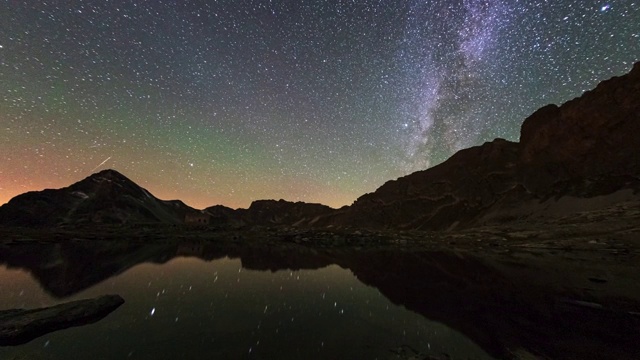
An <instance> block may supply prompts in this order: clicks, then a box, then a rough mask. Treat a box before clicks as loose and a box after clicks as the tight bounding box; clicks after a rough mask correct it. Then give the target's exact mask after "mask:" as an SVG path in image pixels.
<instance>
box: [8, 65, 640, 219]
mask: <svg viewBox="0 0 640 360" xmlns="http://www.w3.org/2000/svg"><path fill="white" fill-rule="evenodd" d="M637 134H640V62H639V63H636V64H635V65H634V67H633V69H632V70H631V72H630V73H629V74H626V75H623V76H620V77H614V78H612V79H609V80H607V81H603V82H602V83H600V84H599V85H598V86H597V87H596V88H595V89H594V90H591V91H587V92H586V93H584V94H583V95H582V96H580V97H579V98H576V99H573V100H571V101H569V102H567V103H565V104H563V105H562V106H556V105H548V106H545V107H543V108H541V109H539V110H538V111H536V112H534V113H533V114H532V115H531V116H529V117H528V118H527V119H526V120H525V121H524V123H523V124H522V127H521V132H520V142H511V141H507V140H504V139H495V140H494V141H492V142H487V143H485V144H483V145H480V146H475V147H472V148H468V149H464V150H461V151H459V152H457V153H456V154H454V155H453V156H452V157H451V158H449V159H448V160H447V161H445V162H443V163H441V164H439V165H437V166H434V167H432V168H430V169H427V170H423V171H418V172H415V173H413V174H410V175H407V176H405V177H402V178H399V179H397V180H392V181H389V182H387V183H385V184H384V185H382V186H381V187H380V188H378V189H377V190H376V191H374V192H373V193H369V194H365V195H363V196H361V197H359V198H358V199H357V200H356V201H355V202H354V203H353V204H352V205H351V206H346V207H343V208H341V209H339V210H334V209H332V208H330V207H327V206H324V205H320V204H307V203H302V202H296V203H294V202H288V201H284V200H280V201H275V200H259V201H255V202H253V203H252V204H251V206H250V207H249V208H248V209H238V210H234V209H231V208H227V207H224V206H220V205H217V206H212V207H209V208H207V209H205V210H203V211H202V212H198V211H197V210H194V209H192V208H190V207H189V206H187V205H185V204H184V203H182V202H181V201H163V200H159V199H157V198H155V197H154V196H153V195H151V194H150V193H149V192H148V191H147V190H145V189H143V188H141V187H140V186H138V185H136V184H135V183H133V182H132V181H131V180H129V179H127V178H126V177H125V176H123V175H122V174H120V173H118V172H116V171H114V170H105V171H101V172H99V173H96V174H94V175H91V176H89V177H88V178H86V179H84V180H82V181H80V182H78V183H76V184H73V185H71V186H69V187H67V188H63V189H59V190H44V191H39V192H29V193H26V194H22V195H19V196H17V197H15V198H13V199H12V200H11V201H9V203H7V204H5V205H3V206H2V207H0V224H4V225H13V226H55V225H61V224H74V225H79V224H87V223H118V224H131V223H169V224H177V223H184V222H185V215H187V214H190V213H192V214H195V215H196V217H197V218H198V219H200V218H201V217H202V216H208V217H209V219H210V224H213V225H223V226H232V227H242V226H246V225H258V226H318V227H351V228H377V229H393V230H398V229H418V230H447V229H460V228H468V227H474V226H481V225H485V224H500V223H504V222H511V221H514V220H523V219H524V220H527V221H529V220H539V219H544V218H545V217H554V216H555V217H558V216H563V215H567V214H569V213H572V212H577V211H582V210H596V209H599V208H603V207H607V206H611V205H614V204H616V203H621V202H625V201H634V202H637V203H638V204H639V206H640V151H639V150H640V136H637Z"/></svg>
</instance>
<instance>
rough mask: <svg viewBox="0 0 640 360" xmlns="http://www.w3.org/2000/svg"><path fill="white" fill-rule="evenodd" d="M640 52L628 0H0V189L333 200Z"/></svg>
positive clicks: (503, 126) (512, 124)
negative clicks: (121, 187) (89, 179)
mask: <svg viewBox="0 0 640 360" xmlns="http://www.w3.org/2000/svg"><path fill="white" fill-rule="evenodd" d="M638 60H640V1H634V0H612V1H591V0H422V1H417V0H402V1H400V0H384V1H383V0H375V1H374V0H359V1H355V0H353V1H347V0H344V1H338V0H336V1H320V0H318V1H312V0H271V1H267V0H260V1H257V0H256V1H251V0H243V1H236V0H220V1H205V0H200V1H195V0H191V1H189V0H186V1H177V0H176V1H155V0H154V1H142V0H139V1H133V0H129V1H125V0H111V1H107V0H95V1H73V2H67V1H55V0H47V1H17V0H6V1H2V2H0V153H1V154H2V156H1V157H0V204H2V203H5V202H7V201H8V200H9V199H10V198H11V197H13V196H15V195H17V194H20V193H23V192H26V191H29V190H40V189H43V188H51V187H54V188H55V187H62V186H66V185H68V184H71V183H72V182H75V181H78V180H80V179H82V178H84V177H86V176H88V175H90V174H91V173H92V172H95V171H98V170H101V169H104V168H113V169H116V170H118V171H120V172H122V173H124V174H125V175H127V176H128V177H130V178H131V179H132V180H134V181H136V182H137V183H138V184H141V185H142V186H144V187H146V188H147V189H148V190H150V191H151V192H152V193H154V194H155V195H156V196H159V197H160V198H163V199H172V198H180V199H182V200H184V201H185V202H186V203H187V204H189V205H192V206H194V207H197V208H203V207H206V206H210V205H214V204H224V205H227V206H231V207H246V206H248V205H249V203H250V202H251V201H252V200H256V199H271V198H274V199H280V198H284V199H286V200H292V201H306V202H321V203H324V204H327V205H330V206H334V207H338V206H342V205H345V204H349V203H351V202H352V201H353V200H355V198H356V197H357V196H359V195H361V194H363V193H365V192H370V191H373V190H375V189H376V188H377V187H378V186H380V185H381V184H382V183H384V182H385V181H386V180H389V179H393V178H396V177H398V176H402V175H405V174H408V173H410V172H413V171H416V170H420V169H424V168H427V167H430V166H433V165H436V164H438V163H440V162H442V161H444V160H445V159H446V158H447V157H449V156H450V155H452V154H453V153H454V152H455V151H457V150H459V149H461V148H465V147H469V146H473V145H477V144H481V143H482V142H484V141H488V140H491V139H493V138H496V137H502V138H506V139H509V140H518V136H519V128H520V124H521V122H522V121H523V119H524V118H525V117H526V116H527V115H529V114H530V113H531V112H533V111H534V110H535V109H537V108H539V107H541V106H543V105H545V104H548V103H562V102H565V101H567V100H569V99H571V98H574V97H576V96H579V95H580V94H581V93H582V92H583V91H585V90H588V89H590V88H592V87H594V86H595V85H596V84H597V83H598V82H599V81H602V80H604V79H607V78H609V77H611V76H614V75H620V74H622V73H625V72H627V71H628V70H629V69H630V68H631V65H632V63H633V62H635V61H638Z"/></svg>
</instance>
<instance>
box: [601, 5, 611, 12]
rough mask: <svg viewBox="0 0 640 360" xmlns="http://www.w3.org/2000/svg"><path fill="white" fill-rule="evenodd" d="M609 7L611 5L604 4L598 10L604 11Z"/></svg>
mask: <svg viewBox="0 0 640 360" xmlns="http://www.w3.org/2000/svg"><path fill="white" fill-rule="evenodd" d="M609 9H611V5H609V4H606V5H604V6H603V7H601V8H600V11H601V12H605V11H607V10H609Z"/></svg>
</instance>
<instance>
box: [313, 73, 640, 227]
mask: <svg viewBox="0 0 640 360" xmlns="http://www.w3.org/2000/svg"><path fill="white" fill-rule="evenodd" d="M639 133H640V63H636V64H635V66H634V67H633V70H632V71H631V72H630V73H629V74H626V75H624V76H620V77H614V78H612V79H610V80H607V81H604V82H602V83H600V84H599V85H598V86H597V87H596V89H594V90H592V91H588V92H586V93H584V94H583V95H582V96H581V97H579V98H576V99H574V100H571V101H569V102H567V103H565V104H564V105H562V106H560V107H558V106H556V105H548V106H545V107H543V108H541V109H540V110H538V111H536V112H535V113H533V114H532V115H531V116H529V117H528V118H527V119H526V120H525V121H524V123H523V124H522V128H521V136H520V142H519V143H515V142H509V141H506V140H502V139H496V140H494V141H493V142H488V143H485V144H483V145H481V146H476V147H472V148H469V149H465V150H461V151H459V152H458V153H456V154H454V155H453V156H452V157H451V158H449V159H448V160H447V161H445V162H443V163H442V164H440V165H437V166H434V167H433V168H430V169H427V170H424V171H418V172H416V173H413V174H410V175H407V176H405V177H402V178H399V179H397V180H393V181H389V182H387V183H386V184H384V185H383V186H381V187H380V188H379V189H377V190H376V191H375V192H373V193H370V194H365V195H363V196H361V197H360V198H358V199H357V200H356V201H355V203H354V204H353V205H352V206H350V207H348V208H345V209H342V210H340V211H338V212H336V213H334V214H332V215H331V216H330V217H329V218H326V219H323V221H320V222H319V224H322V225H338V226H353V225H356V226H361V227H362V226H364V227H374V228H392V229H424V230H442V229H450V228H454V227H455V228H460V227H471V226H476V225H483V224H486V223H496V222H497V223H500V222H504V221H512V220H515V219H523V218H524V219H532V218H535V217H544V216H552V215H559V214H560V215H562V214H566V213H567V212H572V211H580V210H586V208H593V207H594V206H607V205H611V204H612V203H615V202H619V201H625V200H634V201H638V200H639V199H640V194H639V192H640V136H638V134H639ZM596 197H597V198H596ZM586 199H592V200H593V201H587V200H586Z"/></svg>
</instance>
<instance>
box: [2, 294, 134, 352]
mask: <svg viewBox="0 0 640 360" xmlns="http://www.w3.org/2000/svg"><path fill="white" fill-rule="evenodd" d="M122 304H124V300H123V299H122V298H121V297H120V296H118V295H105V296H101V297H99V298H95V299H88V300H79V301H72V302H68V303H64V304H60V305H56V306H51V307H46V308H40V309H30V310H25V309H13V310H3V311H0V346H7V345H20V344H25V343H27V342H29V341H31V340H33V339H35V338H37V337H40V336H42V335H45V334H48V333H50V332H52V331H57V330H62V329H66V328H70V327H74V326H81V325H87V324H91V323H94V322H96V321H98V320H100V319H102V318H104V317H105V316H107V315H109V314H110V313H111V312H113V311H114V310H115V309H117V308H118V307H119V306H120V305H122Z"/></svg>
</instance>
